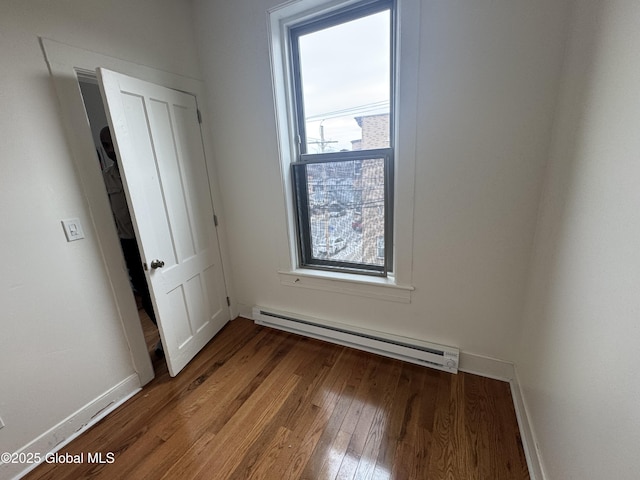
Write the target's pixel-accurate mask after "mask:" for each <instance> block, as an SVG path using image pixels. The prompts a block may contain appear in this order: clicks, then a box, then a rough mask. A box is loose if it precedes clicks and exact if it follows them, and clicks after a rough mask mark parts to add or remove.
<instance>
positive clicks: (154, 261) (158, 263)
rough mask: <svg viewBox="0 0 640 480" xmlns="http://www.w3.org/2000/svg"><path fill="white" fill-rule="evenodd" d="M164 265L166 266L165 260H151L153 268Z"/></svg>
mask: <svg viewBox="0 0 640 480" xmlns="http://www.w3.org/2000/svg"><path fill="white" fill-rule="evenodd" d="M162 267H164V262H163V261H162V260H151V268H153V269H154V270H155V269H156V268H162Z"/></svg>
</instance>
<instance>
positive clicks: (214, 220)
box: [213, 215, 218, 227]
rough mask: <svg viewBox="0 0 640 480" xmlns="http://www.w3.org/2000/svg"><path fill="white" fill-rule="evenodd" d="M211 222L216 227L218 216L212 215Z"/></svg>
mask: <svg viewBox="0 0 640 480" xmlns="http://www.w3.org/2000/svg"><path fill="white" fill-rule="evenodd" d="M213 224H214V225H215V226H216V227H217V226H218V216H217V215H214V216H213Z"/></svg>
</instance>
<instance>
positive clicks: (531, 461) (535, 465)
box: [509, 369, 546, 480]
mask: <svg viewBox="0 0 640 480" xmlns="http://www.w3.org/2000/svg"><path fill="white" fill-rule="evenodd" d="M509 383H510V384H511V396H512V397H513V406H514V407H515V410H516V418H517V419H518V427H519V428H520V438H521V440H522V448H523V449H524V455H525V457H526V458H527V465H528V466H529V476H530V477H531V480H545V479H546V476H545V475H544V470H543V469H542V461H541V459H540V455H539V453H538V446H537V443H536V440H535V435H534V433H533V429H532V428H531V423H530V421H529V415H528V414H527V407H526V404H525V401H524V397H523V396H522V390H520V382H519V381H518V371H517V369H514V378H513V380H511V381H510V382H509Z"/></svg>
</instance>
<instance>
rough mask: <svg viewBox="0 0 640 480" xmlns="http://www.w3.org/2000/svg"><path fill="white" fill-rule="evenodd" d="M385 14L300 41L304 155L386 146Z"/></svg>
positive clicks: (387, 28) (387, 36)
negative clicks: (304, 137)
mask: <svg viewBox="0 0 640 480" xmlns="http://www.w3.org/2000/svg"><path fill="white" fill-rule="evenodd" d="M390 43H391V42H390V12H389V11H388V10H387V11H382V12H379V13H375V14H372V15H369V16H366V17H361V18H358V19H356V20H352V21H349V22H346V23H342V24H339V25H336V26H333V27H329V28H325V29H322V30H319V31H316V32H312V33H308V34H306V35H302V36H300V37H299V43H298V45H299V55H300V76H301V82H302V101H303V108H304V115H305V119H304V123H305V136H306V139H305V140H306V145H305V146H306V152H307V153H324V152H339V151H347V150H366V149H371V148H387V147H389V112H390V78H391V74H390V68H391V67H390V66H391V58H390Z"/></svg>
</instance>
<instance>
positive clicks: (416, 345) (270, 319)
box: [252, 306, 460, 373]
mask: <svg viewBox="0 0 640 480" xmlns="http://www.w3.org/2000/svg"><path fill="white" fill-rule="evenodd" d="M252 314H253V315H252V316H253V320H254V321H255V323H257V324H259V325H264V326H266V327H272V328H276V329H279V330H284V331H287V332H291V333H297V334H299V335H305V336H307V337H312V338H317V339H319V340H324V341H327V342H331V343H337V344H339V345H345V346H348V347H353V348H357V349H359V350H365V351H367V352H371V353H376V354H378V355H384V356H386V357H391V358H396V359H399V360H404V361H405V362H411V363H415V364H418V365H423V366H427V367H432V368H436V369H438V370H444V371H445V372H450V373H458V362H459V357H460V351H459V350H458V349H457V348H455V347H448V346H444V345H437V344H435V343H429V342H424V341H421V340H415V339H411V338H406V337H399V336H396V335H390V334H387V333H382V332H376V331H373V330H366V329H361V328H354V327H351V326H349V325H344V324H340V323H335V322H329V321H326V320H319V319H316V318H312V317H307V316H304V315H298V314H295V313H289V312H282V311H279V310H273V309H267V308H264V307H259V306H255V307H253V312H252Z"/></svg>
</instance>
